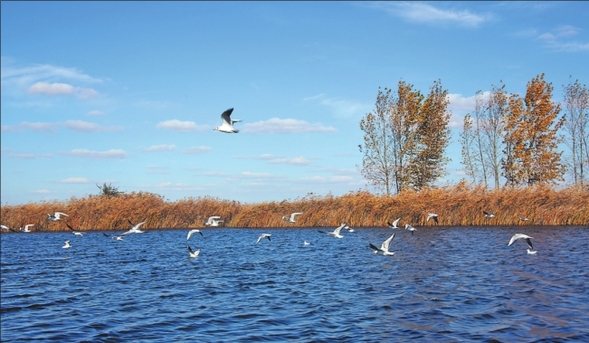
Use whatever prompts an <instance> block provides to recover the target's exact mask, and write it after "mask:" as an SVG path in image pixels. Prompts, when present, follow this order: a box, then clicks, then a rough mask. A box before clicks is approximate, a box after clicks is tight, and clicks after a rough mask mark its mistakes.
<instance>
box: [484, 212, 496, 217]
mask: <svg viewBox="0 0 589 343" xmlns="http://www.w3.org/2000/svg"><path fill="white" fill-rule="evenodd" d="M483 213H484V214H485V218H495V215H494V214H493V213H489V212H486V211H483Z"/></svg>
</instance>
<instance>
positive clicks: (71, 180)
mask: <svg viewBox="0 0 589 343" xmlns="http://www.w3.org/2000/svg"><path fill="white" fill-rule="evenodd" d="M89 182H90V181H88V179H87V178H85V177H70V178H67V179H64V180H61V183H89Z"/></svg>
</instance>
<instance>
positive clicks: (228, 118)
mask: <svg viewBox="0 0 589 343" xmlns="http://www.w3.org/2000/svg"><path fill="white" fill-rule="evenodd" d="M232 112H233V108H230V109H228V110H227V111H225V112H223V113H222V114H221V119H223V124H226V125H230V126H231V125H233V122H232V121H231V113H232Z"/></svg>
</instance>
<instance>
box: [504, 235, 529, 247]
mask: <svg viewBox="0 0 589 343" xmlns="http://www.w3.org/2000/svg"><path fill="white" fill-rule="evenodd" d="M520 238H525V239H526V240H527V239H530V238H532V237H530V236H528V235H525V234H523V233H516V234H515V235H513V236H511V239H510V240H509V243H508V244H507V246H510V245H512V244H513V243H514V242H515V241H517V240H518V239H520Z"/></svg>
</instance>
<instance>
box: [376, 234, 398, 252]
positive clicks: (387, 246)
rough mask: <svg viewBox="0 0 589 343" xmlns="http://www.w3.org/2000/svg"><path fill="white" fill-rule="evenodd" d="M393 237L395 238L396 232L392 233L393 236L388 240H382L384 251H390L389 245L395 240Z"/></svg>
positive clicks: (381, 247)
mask: <svg viewBox="0 0 589 343" xmlns="http://www.w3.org/2000/svg"><path fill="white" fill-rule="evenodd" d="M393 238H395V234H394V233H393V234H392V235H391V237H389V238H387V240H386V241H384V242H382V244H381V246H380V249H381V250H382V251H389V245H390V244H391V241H392V240H393Z"/></svg>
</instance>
